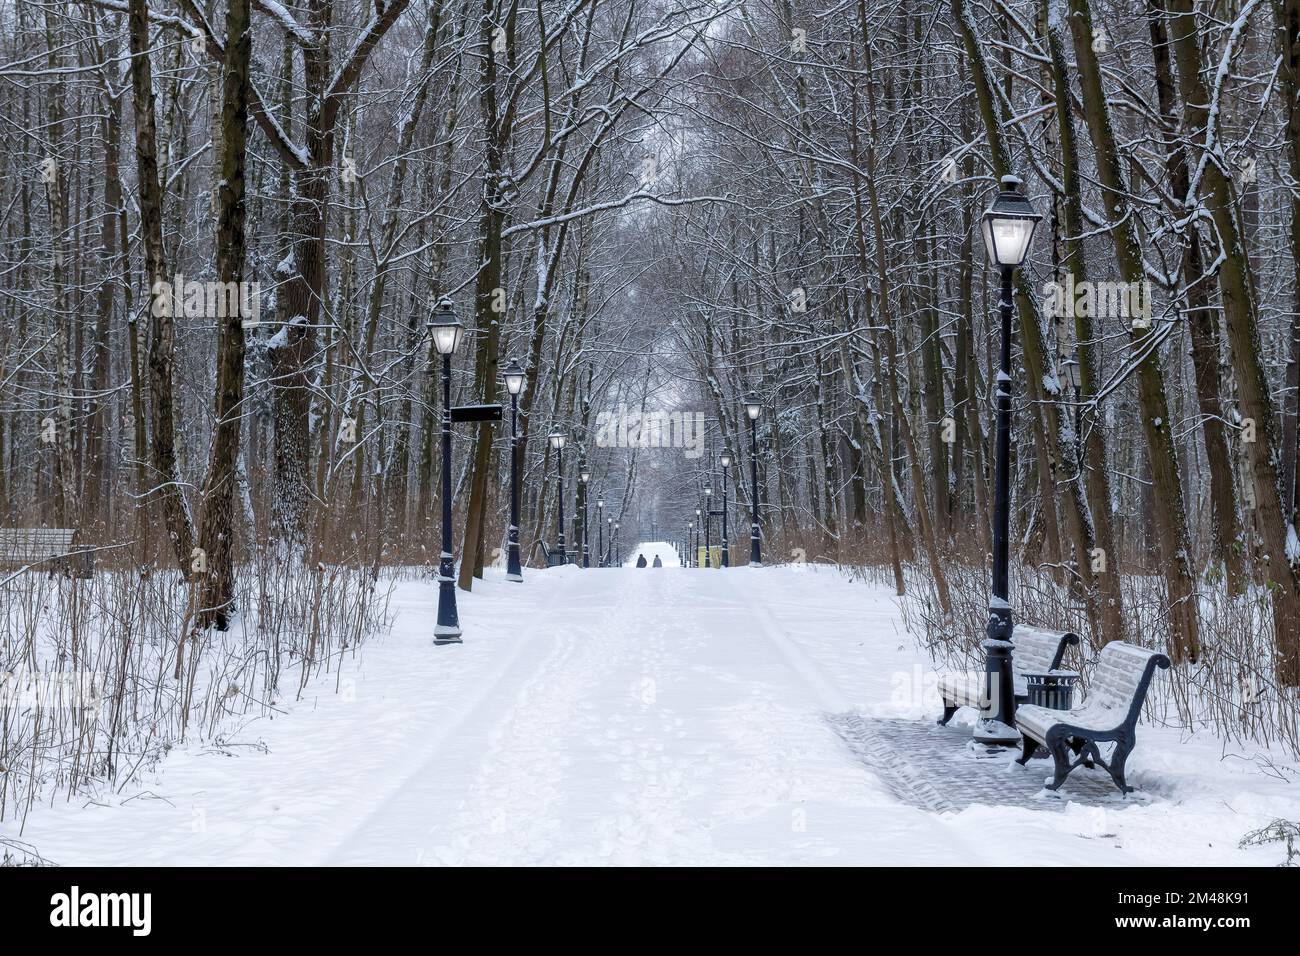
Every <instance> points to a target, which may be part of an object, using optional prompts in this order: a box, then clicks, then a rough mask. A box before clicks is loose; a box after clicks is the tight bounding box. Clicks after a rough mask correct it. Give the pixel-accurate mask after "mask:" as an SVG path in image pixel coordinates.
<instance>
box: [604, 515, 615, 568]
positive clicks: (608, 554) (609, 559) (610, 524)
mask: <svg viewBox="0 0 1300 956" xmlns="http://www.w3.org/2000/svg"><path fill="white" fill-rule="evenodd" d="M605 530H606V531H608V532H609V550H608V551H603V553H604V555H605V557H604V561H605V567H609V566H610V565H611V564H613V563H614V562H613V558H614V519H613V518H606V519H605Z"/></svg>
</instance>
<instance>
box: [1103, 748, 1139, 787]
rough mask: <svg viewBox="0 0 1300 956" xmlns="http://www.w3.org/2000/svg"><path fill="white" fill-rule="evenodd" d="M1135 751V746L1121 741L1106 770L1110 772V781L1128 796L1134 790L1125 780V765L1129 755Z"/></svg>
mask: <svg viewBox="0 0 1300 956" xmlns="http://www.w3.org/2000/svg"><path fill="white" fill-rule="evenodd" d="M1132 751H1133V745H1132V744H1131V743H1129V742H1128V741H1126V740H1121V741H1119V742H1117V743H1116V744H1115V753H1113V754H1112V755H1111V758H1110V764H1109V765H1107V767H1106V769H1107V770H1108V771H1109V772H1110V779H1111V780H1113V781H1114V782H1115V786H1117V787H1119V792H1120V793H1122V794H1125V795H1128V794H1130V793H1132V792H1133V788H1132V787H1130V786H1129V785H1128V781H1126V780H1125V779H1124V764H1125V762H1126V761H1127V760H1128V755H1129V754H1130V753H1131V752H1132Z"/></svg>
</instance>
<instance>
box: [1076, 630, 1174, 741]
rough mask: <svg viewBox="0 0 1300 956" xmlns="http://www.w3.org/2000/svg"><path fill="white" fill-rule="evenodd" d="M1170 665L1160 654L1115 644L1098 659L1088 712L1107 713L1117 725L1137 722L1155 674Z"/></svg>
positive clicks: (1123, 644) (1119, 642)
mask: <svg viewBox="0 0 1300 956" xmlns="http://www.w3.org/2000/svg"><path fill="white" fill-rule="evenodd" d="M1168 666H1169V658H1168V657H1166V656H1165V655H1164V654H1161V653H1160V652H1159V651H1149V650H1147V649H1146V648H1145V647H1138V646H1137V645H1135V644H1125V643H1123V642H1122V641H1112V642H1111V643H1109V644H1107V645H1106V646H1105V647H1103V648H1102V649H1101V654H1100V655H1099V656H1098V658H1097V666H1096V669H1095V670H1094V671H1093V673H1092V681H1091V683H1089V685H1088V700H1087V704H1088V707H1089V709H1093V708H1096V709H1099V710H1105V711H1108V712H1109V713H1110V714H1112V715H1113V716H1114V717H1115V719H1116V722H1117V723H1129V724H1133V723H1136V722H1137V716H1138V714H1139V713H1140V712H1141V710H1142V702H1143V701H1144V700H1145V699H1146V696H1147V689H1148V687H1150V685H1151V677H1152V675H1154V674H1155V670H1156V668H1157V667H1168Z"/></svg>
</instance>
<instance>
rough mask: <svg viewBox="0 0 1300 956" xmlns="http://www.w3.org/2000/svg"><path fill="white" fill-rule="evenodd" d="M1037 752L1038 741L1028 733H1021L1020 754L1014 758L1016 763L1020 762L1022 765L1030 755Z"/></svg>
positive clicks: (1027, 760) (1027, 761)
mask: <svg viewBox="0 0 1300 956" xmlns="http://www.w3.org/2000/svg"><path fill="white" fill-rule="evenodd" d="M1037 752H1038V741H1037V740H1035V739H1034V738H1033V737H1031V736H1029V735H1028V734H1021V735H1020V756H1019V757H1018V758H1017V759H1016V763H1018V764H1020V766H1022V767H1023V766H1024V765H1025V764H1027V763H1029V758H1030V757H1032V756H1033V755H1034V754H1035V753H1037Z"/></svg>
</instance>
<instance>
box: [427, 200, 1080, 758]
mask: <svg viewBox="0 0 1300 956" xmlns="http://www.w3.org/2000/svg"><path fill="white" fill-rule="evenodd" d="M1001 186H1002V188H1001V191H1000V192H999V193H998V195H997V198H996V199H995V200H994V201H993V205H992V206H991V207H990V208H989V209H988V211H987V212H985V214H984V217H983V220H982V222H981V231H982V233H983V238H984V247H985V251H986V253H987V255H988V259H989V263H990V265H992V266H993V267H995V268H996V269H998V271H999V274H1000V279H1001V284H1000V295H999V298H998V311H999V318H1000V320H1001V339H1000V349H999V353H998V354H999V364H998V374H997V384H996V389H995V392H994V397H995V402H996V422H997V438H996V442H997V445H996V472H995V478H994V511H993V576H992V588H991V591H992V595H991V597H990V600H989V620H988V628H987V639H986V640H985V641H984V650H985V652H986V659H985V672H986V675H987V681H988V687H987V691H988V697H989V700H990V702H991V704H990V707H989V708H988V709H987V710H986V711H985V713H984V714H982V715H981V717H980V719H979V720H978V721H977V722H976V726H975V733H974V736H975V739H976V740H977V741H980V742H982V743H987V744H1010V743H1014V742H1015V741H1016V739H1018V737H1019V735H1018V734H1017V732H1016V730H1015V688H1014V685H1013V680H1012V672H1011V650H1012V646H1013V645H1012V643H1011V636H1012V631H1013V627H1014V623H1013V619H1012V614H1011V602H1010V587H1009V578H1010V553H1009V540H1010V523H1011V487H1010V459H1011V384H1012V377H1011V317H1012V309H1013V305H1014V303H1013V295H1014V284H1013V283H1014V277H1015V271H1016V269H1018V268H1019V267H1020V266H1021V265H1022V264H1023V263H1024V261H1025V256H1026V255H1027V254H1028V252H1029V245H1030V241H1031V240H1032V239H1033V235H1034V229H1035V227H1036V226H1037V224H1038V221H1039V220H1040V219H1041V218H1042V217H1041V216H1040V215H1039V214H1038V213H1037V212H1036V211H1035V210H1034V207H1033V205H1032V204H1031V203H1030V202H1029V200H1028V199H1027V198H1026V197H1025V196H1024V194H1023V193H1022V192H1021V190H1020V180H1019V179H1017V178H1016V177H1014V176H1004V177H1002V182H1001ZM430 332H431V333H432V336H433V344H434V348H435V349H436V350H437V352H438V354H439V355H441V356H442V552H441V554H440V555H439V560H438V617H437V626H436V627H435V629H434V643H436V644H458V643H460V641H461V630H460V621H459V618H458V617H457V613H456V591H455V582H454V579H453V573H454V570H455V566H454V562H453V560H452V553H451V357H452V355H453V354H454V353H455V351H456V350H457V349H458V348H459V347H460V343H461V340H462V339H463V337H464V332H465V328H464V326H463V325H462V324H461V323H460V321H459V320H458V319H457V318H456V315H455V311H454V310H453V308H452V305H451V300H450V299H447V298H443V299H442V300H441V301H440V302H439V303H438V307H437V309H436V311H435V315H434V318H433V320H432V321H431V322H430ZM1067 366H1069V367H1067V368H1066V369H1065V371H1066V373H1067V374H1069V376H1070V378H1071V379H1072V381H1071V384H1072V385H1073V386H1074V388H1075V391H1076V398H1077V392H1078V376H1077V363H1067ZM502 377H503V379H504V381H505V385H506V390H507V391H508V392H509V393H510V529H509V556H508V563H507V571H506V576H507V579H508V580H511V581H522V580H523V574H522V567H521V565H520V560H519V476H518V464H519V448H518V398H519V393H520V391H521V390H522V389H523V385H524V370H523V369H522V368H520V367H519V365H518V364H517V363H515V362H511V363H510V364H509V365H507V366H506V368H505V369H504V370H503V372H502ZM742 402H743V404H744V406H745V413H746V416H747V417H748V419H749V440H750V456H749V467H750V485H751V493H750V509H751V512H750V554H749V563H750V564H751V565H753V566H761V564H762V554H761V550H760V545H759V523H758V431H757V428H758V425H757V423H758V417H759V415H760V413H761V412H762V408H763V403H762V401H761V400H760V399H759V397H758V395H756V394H755V393H754V392H750V393H748V394H747V395H745V397H744V399H743V400H742ZM549 439H550V442H551V447H553V448H554V449H555V451H556V457H557V472H558V474H559V476H560V491H559V498H558V508H559V515H558V522H557V531H558V538H559V540H558V542H557V544H558V546H559V552H560V563H564V562H565V560H566V556H565V546H564V483H563V475H564V445H565V442H566V441H567V436H566V435H565V433H564V432H563V431H562V430H561V429H558V428H557V429H555V430H553V431H552V432H551V434H550V436H549ZM720 460H721V464H722V481H723V484H722V489H723V490H722V498H723V501H722V508H721V510H720V512H718V511H713V510H711V498H712V488H711V487H709V486H706V487H705V489H704V498H705V502H704V506H703V507H701V508H696V509H695V517H696V520H695V521H693V522H692V521H687V523H686V540H687V543H688V545H691V551H692V553H693V554H698V547H699V535H700V527H699V525H700V523H701V520H703V525H704V539H705V548H706V550H705V552H704V553H705V558H704V562H705V567H708V563H709V560H710V558H709V554H710V550H709V545H710V544H711V541H710V537H711V523H710V521H709V519H710V518H711V517H712V516H714V515H716V514H721V517H722V522H723V524H722V538H723V551H722V564H723V567H726V566H727V565H728V564H729V563H730V555H729V552H728V548H727V543H726V542H727V525H726V521H727V483H726V482H727V471H728V469H729V467H730V465H731V461H732V456H731V454H730V452H729V451H728V452H724V453H723V455H722V456H721V459H720ZM579 471H580V480H581V484H580V487H579V497H580V508H581V510H582V512H583V520H582V532H581V543H580V544H579V543H578V542H575V547H576V549H577V553H579V554H580V558H581V561H582V565H583V567H588V566H589V564H590V558H589V552H588V542H587V520H586V486H587V483H588V482H589V481H590V479H591V473H590V471H589V470H588V469H587V466H586V462H585V461H584V462H583V463H582V464H581V465H580V468H579ZM604 507H605V502H604V498H603V497H598V498H597V501H596V511H597V515H598V518H597V525H598V529H599V530H598V533H599V535H600V542H599V545H598V550H599V551H600V553H601V559H600V561H599V563H600V564H604V563H605V561H604V553H605V552H604V531H605V526H603V525H602V524H601V522H600V520H599V519H600V516H603V514H604ZM605 524H606V525H608V526H609V531H610V549H611V551H613V552H614V561H615V563H616V564H617V563H620V557H621V555H620V554H619V551H618V543H617V542H618V523H617V522H615V521H614V520H613V519H612V518H607V519H605ZM692 536H694V540H693V541H692ZM688 563H689V562H688Z"/></svg>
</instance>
